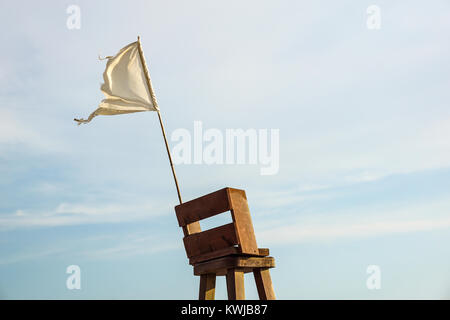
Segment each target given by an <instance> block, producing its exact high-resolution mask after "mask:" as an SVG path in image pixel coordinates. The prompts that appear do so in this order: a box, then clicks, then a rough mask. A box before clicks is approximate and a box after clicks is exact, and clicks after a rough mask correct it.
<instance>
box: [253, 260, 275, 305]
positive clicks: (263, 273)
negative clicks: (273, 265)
mask: <svg viewBox="0 0 450 320" xmlns="http://www.w3.org/2000/svg"><path fill="white" fill-rule="evenodd" d="M253 275H254V276H255V282H256V288H257V289H258V295H259V299H261V300H275V299H276V298H275V292H274V290H273V286H272V279H271V278H270V272H269V269H268V268H255V269H253Z"/></svg>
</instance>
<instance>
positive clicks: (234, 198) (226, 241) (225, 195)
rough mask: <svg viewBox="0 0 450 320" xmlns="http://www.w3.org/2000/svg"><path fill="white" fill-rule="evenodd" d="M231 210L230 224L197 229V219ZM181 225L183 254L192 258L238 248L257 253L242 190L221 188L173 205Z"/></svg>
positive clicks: (243, 251)
mask: <svg viewBox="0 0 450 320" xmlns="http://www.w3.org/2000/svg"><path fill="white" fill-rule="evenodd" d="M227 211H231V217H232V219H233V222H232V223H229V224H225V225H222V226H219V227H216V228H213V229H209V230H206V231H203V232H202V231H201V229H200V224H199V221H200V220H202V219H206V218H209V217H212V216H215V215H217V214H220V213H224V212H227ZM175 212H176V215H177V219H178V224H179V225H180V227H182V228H183V231H184V235H185V237H184V238H183V242H184V247H185V249H186V253H187V256H188V257H189V258H194V257H197V256H202V255H205V254H206V255H209V254H214V252H216V251H221V252H224V251H227V250H228V249H236V248H238V252H240V253H246V254H257V253H258V246H257V244H256V238H255V233H254V230H253V224H252V219H251V217H250V211H249V209H248V204H247V197H246V196H245V191H244V190H239V189H233V188H224V189H221V190H219V191H216V192H213V193H210V194H207V195H205V196H203V197H200V198H197V199H194V200H191V201H188V202H185V203H183V204H180V205H178V206H176V207H175Z"/></svg>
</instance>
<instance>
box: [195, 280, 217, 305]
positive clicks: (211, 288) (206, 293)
mask: <svg viewBox="0 0 450 320" xmlns="http://www.w3.org/2000/svg"><path fill="white" fill-rule="evenodd" d="M215 293H216V274H215V273H208V274H202V275H201V276H200V290H199V294H198V299H199V300H214V297H215Z"/></svg>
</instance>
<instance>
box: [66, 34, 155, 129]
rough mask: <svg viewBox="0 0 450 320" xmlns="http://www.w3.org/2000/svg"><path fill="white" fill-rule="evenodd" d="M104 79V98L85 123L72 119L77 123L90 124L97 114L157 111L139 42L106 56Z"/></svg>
mask: <svg viewBox="0 0 450 320" xmlns="http://www.w3.org/2000/svg"><path fill="white" fill-rule="evenodd" d="M103 79H104V81H105V83H104V84H103V85H102V86H101V88H100V90H101V91H102V92H103V93H104V95H105V99H103V100H102V102H101V103H100V105H99V106H98V108H97V110H95V111H94V112H92V113H91V114H90V116H89V118H88V119H87V120H85V119H74V120H75V121H77V122H78V124H81V123H86V122H89V121H91V120H92V118H94V117H95V116H98V115H115V114H123V113H132V112H141V111H157V110H158V105H157V102H156V98H155V96H154V94H153V92H150V90H149V87H148V84H147V79H146V76H145V71H144V64H143V61H142V60H141V58H140V54H139V42H137V41H136V42H133V43H131V44H129V45H128V46H126V47H124V48H122V49H121V50H120V51H119V53H118V54H116V55H115V56H114V57H108V62H107V63H106V69H105V72H104V73H103Z"/></svg>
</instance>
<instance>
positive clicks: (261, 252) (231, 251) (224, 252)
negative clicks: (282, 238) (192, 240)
mask: <svg viewBox="0 0 450 320" xmlns="http://www.w3.org/2000/svg"><path fill="white" fill-rule="evenodd" d="M269 254H270V251H269V249H267V248H258V253H257V254H247V253H241V250H240V248H239V247H236V246H235V247H228V248H225V249H221V250H217V251H214V252H208V253H205V254H202V255H198V256H195V257H192V258H190V259H189V264H191V265H194V264H197V263H200V262H204V261H208V260H212V259H216V258H220V257H224V256H228V255H241V256H258V257H266V256H268V255H269Z"/></svg>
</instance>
